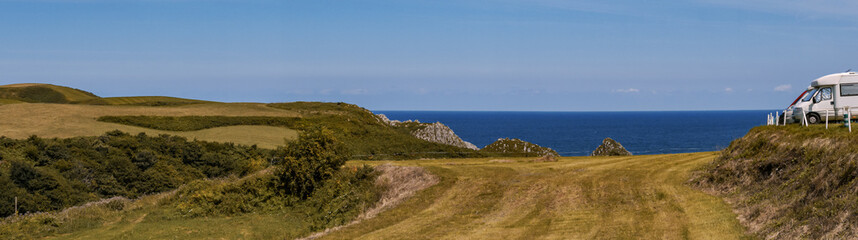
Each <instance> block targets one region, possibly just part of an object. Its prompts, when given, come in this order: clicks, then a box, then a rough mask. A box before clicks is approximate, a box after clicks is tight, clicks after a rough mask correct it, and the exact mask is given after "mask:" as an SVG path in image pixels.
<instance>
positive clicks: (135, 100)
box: [101, 96, 213, 105]
mask: <svg viewBox="0 0 858 240" xmlns="http://www.w3.org/2000/svg"><path fill="white" fill-rule="evenodd" d="M101 101H103V102H105V103H107V104H110V105H133V104H142V103H154V102H162V103H213V102H210V101H203V100H195V99H186V98H176V97H163V96H142V97H107V98H101Z"/></svg>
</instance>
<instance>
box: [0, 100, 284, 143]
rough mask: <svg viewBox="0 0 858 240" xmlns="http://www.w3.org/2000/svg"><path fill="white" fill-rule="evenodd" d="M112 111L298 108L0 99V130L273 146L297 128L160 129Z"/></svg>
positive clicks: (266, 112) (19, 135)
mask: <svg viewBox="0 0 858 240" xmlns="http://www.w3.org/2000/svg"><path fill="white" fill-rule="evenodd" d="M108 115H133V116H137V115H147V116H271V117H297V116H299V114H298V113H296V112H294V111H288V110H283V109H277V108H272V107H268V106H266V105H265V104H261V103H205V104H193V105H184V106H160V107H153V106H99V105H80V104H51V103H19V104H4V105H0V126H3V128H0V136H6V137H9V138H15V139H23V138H27V137H29V136H31V135H37V136H40V137H46V138H53V137H58V138H68V137H78V136H98V135H101V134H103V133H105V132H107V131H112V130H121V131H124V132H128V133H131V134H137V133H140V132H145V133H146V134H149V135H158V134H170V135H177V136H183V137H187V138H190V139H199V140H206V141H215V142H233V143H238V144H245V145H253V144H256V145H258V146H260V147H265V148H275V147H277V146H281V145H283V143H284V142H285V139H295V137H296V136H297V133H296V131H295V130H292V129H289V128H284V127H272V126H227V127H218V128H210V129H203V130H199V131H162V130H155V129H149V128H142V127H135V126H128V125H122V124H116V123H107V122H99V121H98V120H97V118H98V117H101V116H108Z"/></svg>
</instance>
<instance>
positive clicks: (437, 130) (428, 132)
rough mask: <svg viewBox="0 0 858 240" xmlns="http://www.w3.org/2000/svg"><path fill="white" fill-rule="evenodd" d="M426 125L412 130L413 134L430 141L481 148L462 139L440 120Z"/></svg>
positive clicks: (475, 148)
mask: <svg viewBox="0 0 858 240" xmlns="http://www.w3.org/2000/svg"><path fill="white" fill-rule="evenodd" d="M424 125H426V127H424V128H421V129H418V130H415V131H413V132H411V135H414V136H415V137H417V138H419V139H423V140H426V141H430V142H436V143H440V144H446V145H451V146H456V147H461V148H468V149H473V150H479V149H480V148H478V147H477V146H476V145H474V144H472V143H469V142H466V141H465V140H462V138H460V137H459V136H458V135H456V133H454V132H453V129H450V128H449V127H447V126H446V125H444V124H442V123H440V122H436V123H428V124H424Z"/></svg>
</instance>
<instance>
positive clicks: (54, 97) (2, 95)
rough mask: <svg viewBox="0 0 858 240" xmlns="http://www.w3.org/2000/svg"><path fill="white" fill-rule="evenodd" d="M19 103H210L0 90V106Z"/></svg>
mask: <svg viewBox="0 0 858 240" xmlns="http://www.w3.org/2000/svg"><path fill="white" fill-rule="evenodd" d="M21 102H29V103H69V104H89V105H137V106H176V105H188V104H196V103H211V101H203V100H195V99H185V98H176V97H164V96H141V97H107V98H102V97H99V96H97V95H95V94H93V93H91V92H87V91H84V90H80V89H75V88H70V87H63V86H57V85H51V84H41V83H19V84H9V85H2V86H0V104H8V103H21Z"/></svg>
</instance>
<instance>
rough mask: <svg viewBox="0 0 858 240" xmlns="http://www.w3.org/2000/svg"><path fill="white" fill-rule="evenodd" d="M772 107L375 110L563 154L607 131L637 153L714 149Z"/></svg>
mask: <svg viewBox="0 0 858 240" xmlns="http://www.w3.org/2000/svg"><path fill="white" fill-rule="evenodd" d="M770 112H774V111H770V110H749V111H668V112H463V111H375V113H381V114H384V115H387V117H388V118H390V119H391V120H401V121H404V120H409V119H417V120H419V121H420V122H441V123H444V124H446V125H447V126H449V127H450V128H451V129H453V131H454V132H456V134H457V135H459V137H461V138H462V139H464V140H465V141H468V142H471V143H473V144H475V145H477V147H481V148H482V147H485V146H486V145H488V144H490V143H492V142H494V141H495V140H497V139H498V138H505V137H508V138H519V139H522V140H525V141H528V142H532V143H535V144H538V145H541V146H546V147H550V148H552V149H554V150H556V151H557V152H558V153H560V155H563V156H586V155H589V154H590V153H591V152H592V151H593V150H594V149H596V147H598V146H599V145H600V144H601V143H602V140H603V139H605V138H606V137H610V138H613V139H614V140H617V141H618V142H620V143H621V144H623V146H624V147H625V148H626V149H628V150H629V151H630V152H632V153H633V154H635V155H642V154H664V153H687V152H702V151H717V150H721V149H724V148H725V147H727V146H728V145H730V141H732V140H734V139H736V138H739V137H742V136H744V135H745V134H746V133H747V132H748V130H750V129H751V128H753V127H755V126H760V125H765V124H766V114H768V113H770Z"/></svg>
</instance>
